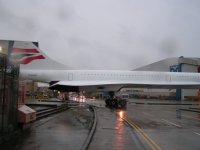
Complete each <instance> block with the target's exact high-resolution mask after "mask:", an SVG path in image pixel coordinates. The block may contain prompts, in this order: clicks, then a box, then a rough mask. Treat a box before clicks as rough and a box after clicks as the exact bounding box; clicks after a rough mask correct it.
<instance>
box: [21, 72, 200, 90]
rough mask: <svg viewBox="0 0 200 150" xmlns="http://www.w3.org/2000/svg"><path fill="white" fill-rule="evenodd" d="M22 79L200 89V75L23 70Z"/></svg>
mask: <svg viewBox="0 0 200 150" xmlns="http://www.w3.org/2000/svg"><path fill="white" fill-rule="evenodd" d="M20 74H21V77H22V78H24V79H31V80H36V81H43V82H49V81H60V84H61V85H68V86H93V85H110V84H112V85H113V84H125V85H151V86H153V85H167V86H176V85H185V86H190V87H191V86H193V87H194V86H195V87H200V86H199V85H200V74H198V73H177V72H151V71H117V70H34V69H33V70H21V73H20Z"/></svg>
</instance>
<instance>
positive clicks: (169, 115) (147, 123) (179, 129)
mask: <svg viewBox="0 0 200 150" xmlns="http://www.w3.org/2000/svg"><path fill="white" fill-rule="evenodd" d="M188 107H189V106H182V105H146V104H140V105H138V104H129V105H128V108H127V110H126V111H125V112H124V113H125V116H124V117H125V118H127V119H129V120H130V121H131V122H132V123H133V124H135V125H137V126H138V127H139V128H140V129H141V130H142V131H143V132H145V133H146V134H147V135H148V136H149V138H150V139H151V140H152V141H154V142H155V143H156V144H157V145H158V146H159V147H160V148H161V149H166V150H168V149H176V150H179V149H180V150H188V149H193V150H199V149H200V115H199V114H198V113H195V112H188V111H181V110H180V108H188Z"/></svg>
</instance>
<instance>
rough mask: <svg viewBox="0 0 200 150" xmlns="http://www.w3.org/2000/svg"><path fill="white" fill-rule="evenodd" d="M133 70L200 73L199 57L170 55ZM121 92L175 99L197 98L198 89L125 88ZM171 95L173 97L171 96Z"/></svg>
mask: <svg viewBox="0 0 200 150" xmlns="http://www.w3.org/2000/svg"><path fill="white" fill-rule="evenodd" d="M134 71H159V72H160V71H163V72H169V71H170V72H193V73H194V72H196V73H200V58H191V57H183V56H181V57H172V58H166V59H163V60H160V61H158V62H155V63H152V64H149V65H146V66H143V67H140V68H137V69H134ZM122 92H123V93H124V92H125V93H126V92H127V93H129V94H131V93H132V94H134V95H140V96H141V95H143V96H145V97H151V96H152V97H168V98H169V97H171V99H176V100H186V99H188V100H199V98H200V92H199V89H144V88H142V89H141V88H126V89H122ZM172 97H173V98H172Z"/></svg>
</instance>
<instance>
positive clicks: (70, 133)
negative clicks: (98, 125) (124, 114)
mask: <svg viewBox="0 0 200 150" xmlns="http://www.w3.org/2000/svg"><path fill="white" fill-rule="evenodd" d="M92 120H93V113H92V112H90V111H89V109H87V108H75V109H74V108H72V109H69V110H67V111H64V112H62V113H59V114H56V115H52V116H50V117H47V118H44V119H41V120H39V121H37V122H35V123H33V124H32V125H31V129H30V130H27V131H25V132H24V133H23V134H22V135H21V137H19V138H18V139H17V140H15V141H12V142H10V143H5V144H4V145H3V146H1V150H66V149H69V150H80V149H81V147H82V146H83V144H84V142H85V140H86V138H87V136H88V134H89V131H90V128H91V126H92Z"/></svg>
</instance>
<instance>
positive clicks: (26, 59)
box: [20, 55, 45, 65]
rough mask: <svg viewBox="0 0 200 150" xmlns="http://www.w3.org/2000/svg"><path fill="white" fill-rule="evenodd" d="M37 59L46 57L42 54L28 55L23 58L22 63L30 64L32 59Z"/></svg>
mask: <svg viewBox="0 0 200 150" xmlns="http://www.w3.org/2000/svg"><path fill="white" fill-rule="evenodd" d="M35 59H45V57H44V56H42V55H38V56H32V57H26V58H25V59H23V60H22V61H21V62H20V64H24V65H25V64H28V63H30V62H31V61H33V60H35Z"/></svg>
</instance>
